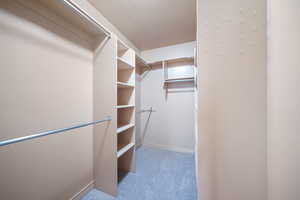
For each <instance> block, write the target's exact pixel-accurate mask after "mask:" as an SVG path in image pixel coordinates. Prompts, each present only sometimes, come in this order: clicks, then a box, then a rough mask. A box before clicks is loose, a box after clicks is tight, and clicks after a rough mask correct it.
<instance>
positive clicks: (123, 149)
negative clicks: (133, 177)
mask: <svg viewBox="0 0 300 200" xmlns="http://www.w3.org/2000/svg"><path fill="white" fill-rule="evenodd" d="M134 145H135V144H134V143H133V142H132V143H129V144H127V145H124V144H118V152H117V157H118V158H119V157H121V156H122V155H124V154H125V153H126V152H127V151H129V150H130V149H131V148H132V147H134Z"/></svg>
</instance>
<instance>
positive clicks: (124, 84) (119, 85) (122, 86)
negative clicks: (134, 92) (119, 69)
mask: <svg viewBox="0 0 300 200" xmlns="http://www.w3.org/2000/svg"><path fill="white" fill-rule="evenodd" d="M117 85H118V88H134V85H132V84H130V83H125V82H117Z"/></svg>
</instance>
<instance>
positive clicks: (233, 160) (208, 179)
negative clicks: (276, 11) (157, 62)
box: [197, 0, 267, 200]
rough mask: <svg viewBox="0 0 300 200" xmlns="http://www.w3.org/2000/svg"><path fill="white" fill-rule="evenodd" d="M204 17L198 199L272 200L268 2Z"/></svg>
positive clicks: (212, 10)
mask: <svg viewBox="0 0 300 200" xmlns="http://www.w3.org/2000/svg"><path fill="white" fill-rule="evenodd" d="M197 12H198V13H197V18H198V21H197V26H198V27H197V30H198V31H197V50H198V68H199V80H198V86H199V91H198V92H199V93H198V94H199V99H198V105H199V115H198V120H199V121H198V125H199V133H198V141H197V143H198V152H197V153H198V172H199V177H198V180H199V181H198V183H199V198H200V199H201V200H241V199H243V200H253V199H255V200H266V199H267V162H266V160H267V156H266V154H267V146H266V143H267V136H266V114H267V111H266V110H267V106H266V102H267V97H266V93H267V90H266V88H267V85H266V83H267V79H266V75H267V74H266V72H267V68H266V60H267V56H266V49H267V41H266V1H265V0H264V1H262V0H252V1H238V0H229V1H217V0H198V5H197Z"/></svg>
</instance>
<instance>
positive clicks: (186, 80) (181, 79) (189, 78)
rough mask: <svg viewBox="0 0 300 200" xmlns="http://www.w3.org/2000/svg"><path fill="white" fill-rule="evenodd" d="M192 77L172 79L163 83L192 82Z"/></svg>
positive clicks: (193, 79)
mask: <svg viewBox="0 0 300 200" xmlns="http://www.w3.org/2000/svg"><path fill="white" fill-rule="evenodd" d="M194 81H195V78H194V77H184V78H172V79H166V80H165V81H164V83H178V82H194Z"/></svg>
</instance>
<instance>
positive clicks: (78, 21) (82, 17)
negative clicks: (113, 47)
mask: <svg viewBox="0 0 300 200" xmlns="http://www.w3.org/2000/svg"><path fill="white" fill-rule="evenodd" d="M18 2H20V3H22V4H24V5H25V4H26V5H25V6H27V7H29V8H30V9H33V10H34V11H36V12H38V13H39V14H41V15H43V16H45V17H49V16H50V15H51V16H52V15H53V14H55V15H56V16H59V17H61V18H63V19H64V20H66V21H67V22H68V23H70V24H72V25H73V26H75V27H77V28H78V29H80V30H81V31H84V32H87V33H88V34H90V35H92V36H95V37H99V36H100V37H105V36H110V31H108V30H107V29H106V28H105V27H104V26H103V25H101V24H100V23H99V22H98V21H97V20H96V19H95V18H94V17H92V16H91V15H90V14H88V13H87V11H86V10H84V9H82V8H81V7H83V5H79V4H81V3H78V4H75V3H74V2H73V1H71V0H55V1H45V0H26V1H18ZM51 16H50V18H51V19H52V20H55V18H53V16H52V17H51ZM56 23H60V22H59V21H57V20H56Z"/></svg>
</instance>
